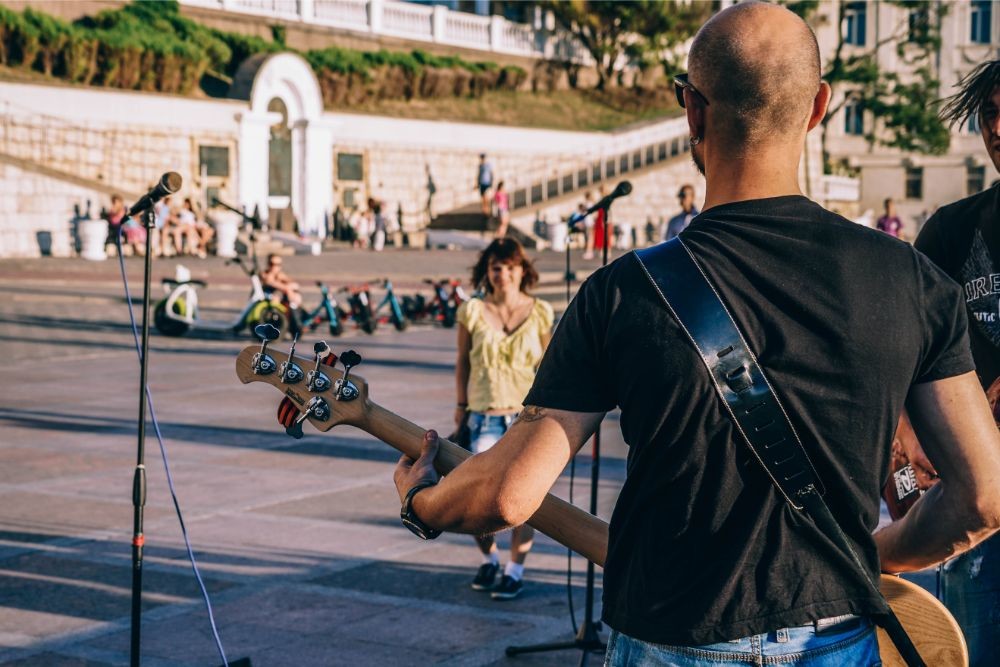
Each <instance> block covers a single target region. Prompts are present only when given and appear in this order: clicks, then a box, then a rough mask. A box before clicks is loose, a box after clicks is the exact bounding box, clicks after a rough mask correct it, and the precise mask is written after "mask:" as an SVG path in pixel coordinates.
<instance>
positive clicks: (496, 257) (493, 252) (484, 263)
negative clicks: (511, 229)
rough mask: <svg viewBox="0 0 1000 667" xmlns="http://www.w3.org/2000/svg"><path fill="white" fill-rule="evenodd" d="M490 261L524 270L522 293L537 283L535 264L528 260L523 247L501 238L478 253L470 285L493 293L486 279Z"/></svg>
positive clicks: (508, 239) (514, 241) (511, 240)
mask: <svg viewBox="0 0 1000 667" xmlns="http://www.w3.org/2000/svg"><path fill="white" fill-rule="evenodd" d="M491 261H497V262H508V263H510V264H520V266H521V268H522V269H524V276H523V277H522V278H521V291H522V292H527V291H528V290H530V289H531V288H532V287H534V286H535V284H536V283H538V271H536V270H535V263H534V262H533V261H532V260H530V259H528V254H527V253H526V252H524V247H523V246H522V245H521V244H520V243H518V242H517V241H516V240H515V239H511V238H502V239H495V240H494V241H493V242H492V243H490V244H489V245H488V246H486V247H485V248H484V249H483V252H482V253H480V255H479V259H478V260H476V265H475V266H473V267H472V284H473V285H474V286H476V287H480V286H481V287H482V288H483V289H484V290H486V291H487V292H492V291H493V286H492V285H490V281H489V280H488V279H487V278H486V274H487V273H488V272H489V268H490V262H491Z"/></svg>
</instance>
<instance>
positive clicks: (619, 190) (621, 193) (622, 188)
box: [571, 181, 632, 219]
mask: <svg viewBox="0 0 1000 667" xmlns="http://www.w3.org/2000/svg"><path fill="white" fill-rule="evenodd" d="M630 194H632V184H631V183H629V182H628V181H622V182H621V183H619V184H618V185H617V186H615V189H614V190H613V191H612V192H611V194H609V195H605V196H604V197H602V198H601V199H600V200H599V201H598V202H597V203H596V204H594V205H593V206H591V207H590V208H588V209H587V212H586V213H583V214H581V217H585V216H588V215H590V214H591V213H594V212H595V211H599V210H600V209H602V208H607V207H608V206H611V202H613V201H614V200H616V199H618V198H619V197H627V196H629V195H630ZM571 219H572V218H571Z"/></svg>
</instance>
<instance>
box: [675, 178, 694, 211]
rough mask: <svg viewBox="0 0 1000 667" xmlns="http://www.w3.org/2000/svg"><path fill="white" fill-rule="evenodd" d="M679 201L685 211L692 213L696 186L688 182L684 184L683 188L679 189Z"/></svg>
mask: <svg viewBox="0 0 1000 667" xmlns="http://www.w3.org/2000/svg"><path fill="white" fill-rule="evenodd" d="M677 201H679V202H680V204H681V208H682V209H684V212H685V213H690V212H691V210H692V209H693V208H694V186H692V185H688V184H686V183H685V184H684V185H682V186H681V189H680V190H678V191H677Z"/></svg>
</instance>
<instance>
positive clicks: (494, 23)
mask: <svg viewBox="0 0 1000 667" xmlns="http://www.w3.org/2000/svg"><path fill="white" fill-rule="evenodd" d="M504 20H505V19H504V18H503V17H502V16H497V15H496V14H494V15H492V16H490V49H491V50H493V51H498V50H500V49H501V48H502V46H503V24H504Z"/></svg>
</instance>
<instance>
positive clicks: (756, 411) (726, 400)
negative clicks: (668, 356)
mask: <svg viewBox="0 0 1000 667" xmlns="http://www.w3.org/2000/svg"><path fill="white" fill-rule="evenodd" d="M634 254H635V256H636V258H637V259H638V260H639V265H640V266H642V268H643V270H644V271H645V273H646V276H647V277H648V278H649V280H650V282H651V283H652V284H653V287H654V288H656V291H657V292H658V293H659V294H660V297H661V298H662V299H663V302H664V304H665V305H666V306H667V309H668V310H669V311H670V312H671V314H672V315H673V316H674V318H675V319H676V320H677V322H678V323H679V324H680V326H681V329H683V330H684V332H685V333H686V334H687V336H688V338H689V339H690V340H691V342H692V343H693V344H694V346H695V348H696V349H697V350H698V353H699V354H700V355H701V359H702V361H703V362H704V363H705V367H706V368H707V369H708V372H709V375H710V376H711V378H712V383H713V384H714V385H715V389H716V391H717V392H718V393H719V396H720V397H721V398H722V400H723V404H724V405H725V406H726V409H727V410H728V412H729V415H730V417H731V418H732V420H733V422H734V424H735V425H736V428H737V430H738V431H739V432H740V434H741V435H742V436H743V439H744V440H745V441H746V443H747V445H748V446H749V448H750V451H751V452H752V453H753V454H754V456H755V457H756V458H757V460H758V461H760V464H761V466H763V468H764V470H765V471H766V472H767V474H768V476H769V477H770V478H771V481H772V482H774V486H775V487H776V488H777V489H778V491H779V492H780V493H781V495H782V496H784V498H785V500H786V501H787V502H788V504H789V505H790V506H791V507H792V508H793V510H794V511H796V512H799V513H803V514H804V515H806V516H808V517H809V518H811V519H812V522H813V524H814V525H815V526H816V528H817V529H818V530H819V531H820V532H822V533H823V534H824V535H825V536H826V537H827V538H829V539H830V540H832V541H833V542H834V543H835V544H836V545H837V547H838V549H839V550H840V551H841V552H842V553H844V554H847V555H849V556H850V558H851V561H852V562H853V565H854V566H855V567H856V568H857V570H858V572H859V573H860V574H861V575H862V578H863V580H864V581H865V583H866V584H867V585H868V587H869V588H870V589H871V592H872V594H873V595H875V596H876V597H877V598H878V599H879V600H881V606H882V611H881V613H880V614H879V615H877V616H875V617H874V619H873V620H875V622H876V623H877V624H878V625H880V626H881V627H882V628H883V629H885V631H886V633H887V634H888V635H889V637H890V638H891V639H892V642H893V643H894V644H895V645H896V648H897V649H898V650H899V653H900V655H901V656H902V657H903V659H904V660H905V661H906V664H907V665H908V666H909V667H925V663H924V661H923V660H922V659H921V658H920V655H919V654H918V653H917V650H916V648H915V647H914V646H913V642H912V641H911V640H910V638H909V636H908V635H907V634H906V631H905V630H904V629H903V626H902V625H901V624H900V622H899V619H898V618H896V615H895V614H894V613H893V611H892V608H891V607H890V606H889V604H888V602H886V600H885V598H884V597H883V596H882V593H881V591H880V590H879V587H878V583H877V582H876V581H874V580H872V578H871V577H870V576H869V574H868V570H867V569H866V568H865V566H864V564H863V562H862V560H861V558H860V557H859V556H858V554H857V552H856V551H855V550H854V547H853V546H852V545H851V542H850V540H849V539H848V538H847V536H846V535H845V534H844V531H843V530H842V529H841V527H840V524H839V523H837V520H836V519H835V518H834V517H833V515H832V514H831V513H830V510H829V508H828V507H827V505H826V501H824V500H823V494H824V493H825V491H824V489H823V487H822V484H821V483H820V480H819V475H817V474H816V470H815V468H814V467H813V465H812V463H811V462H810V460H809V456H808V455H807V454H806V450H805V449H804V448H803V446H802V442H801V440H800V439H799V436H798V434H797V433H796V432H795V428H794V427H793V426H792V423H791V422H790V421H789V419H788V413H787V412H785V409H784V407H783V406H782V404H781V402H780V401H779V400H778V397H777V396H776V395H775V393H774V390H773V389H772V388H771V385H770V383H769V382H768V379H767V377H766V376H765V375H764V371H763V369H761V367H760V365H759V364H758V363H757V359H756V357H755V356H754V354H753V352H751V350H750V347H749V346H748V345H747V342H746V340H745V339H744V338H743V334H742V333H741V332H740V329H739V327H737V325H736V322H735V321H734V320H733V318H732V316H731V315H730V313H729V310H728V309H727V308H726V306H725V304H724V303H723V301H722V299H721V298H720V297H719V294H718V292H717V291H716V290H715V287H714V286H713V285H712V283H711V281H709V279H708V276H706V275H705V273H704V271H702V269H701V266H699V265H698V263H697V261H696V260H695V258H694V256H693V255H692V254H691V252H690V251H689V250H688V249H687V247H686V246H685V245H684V243H683V242H682V241H681V240H680V238H679V237H675V238H674V239H672V240H670V241H667V242H666V243H661V244H659V245H655V246H652V247H650V248H645V249H643V250H636V251H634Z"/></svg>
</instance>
